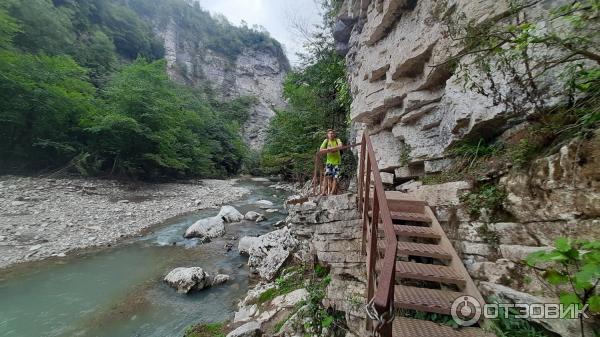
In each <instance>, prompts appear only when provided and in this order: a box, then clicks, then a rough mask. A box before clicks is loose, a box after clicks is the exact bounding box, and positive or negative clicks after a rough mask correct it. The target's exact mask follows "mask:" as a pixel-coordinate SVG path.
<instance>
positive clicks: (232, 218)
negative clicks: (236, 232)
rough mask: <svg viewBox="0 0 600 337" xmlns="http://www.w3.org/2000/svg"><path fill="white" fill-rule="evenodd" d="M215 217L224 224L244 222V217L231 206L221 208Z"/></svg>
mask: <svg viewBox="0 0 600 337" xmlns="http://www.w3.org/2000/svg"><path fill="white" fill-rule="evenodd" d="M217 217H220V218H222V219H223V221H225V222H238V221H242V220H244V215H243V214H242V213H240V212H239V211H238V210H237V209H235V207H233V206H222V207H221V210H220V211H219V214H217Z"/></svg>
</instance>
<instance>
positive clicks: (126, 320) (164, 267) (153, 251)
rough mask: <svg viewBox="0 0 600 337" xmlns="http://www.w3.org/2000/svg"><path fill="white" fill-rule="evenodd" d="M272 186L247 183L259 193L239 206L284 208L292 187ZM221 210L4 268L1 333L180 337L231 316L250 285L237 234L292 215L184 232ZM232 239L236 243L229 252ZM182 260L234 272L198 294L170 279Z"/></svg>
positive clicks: (17, 336) (16, 336) (18, 336)
mask: <svg viewBox="0 0 600 337" xmlns="http://www.w3.org/2000/svg"><path fill="white" fill-rule="evenodd" d="M269 184H270V183H260V182H251V181H241V182H240V183H239V185H241V186H244V187H247V188H249V189H250V190H251V193H250V194H248V195H246V196H245V197H244V198H243V199H242V200H239V201H237V202H234V203H232V205H234V206H235V207H236V208H237V209H238V210H239V211H240V212H242V213H245V212H246V211H249V210H257V209H258V207H257V206H256V205H255V204H254V202H255V201H257V200H260V199H267V200H271V201H273V202H275V205H276V206H275V207H274V208H278V209H280V210H281V208H282V206H281V205H282V203H283V200H284V199H285V197H286V196H287V193H286V192H283V191H281V190H275V189H273V188H269V187H268V185H269ZM217 212H218V209H206V210H201V211H198V212H195V213H193V214H191V215H187V216H183V217H177V218H173V219H170V220H168V221H166V222H165V223H163V224H161V225H158V226H156V227H155V228H153V230H152V231H151V232H149V233H148V234H146V235H144V236H143V237H140V238H135V239H130V240H128V241H126V242H123V243H121V244H118V245H116V246H114V247H112V248H104V249H99V250H87V251H85V252H83V253H80V254H76V255H74V256H69V257H66V258H62V259H48V260H44V261H37V262H31V263H25V264H21V265H17V266H15V267H12V268H9V269H7V270H1V271H0V336H2V337H42V336H44V337H45V336H48V337H50V336H52V337H54V336H57V337H62V336H82V337H88V336H90V337H91V336H93V337H104V336H106V337H133V336H140V337H141V336H143V337H170V336H173V337H180V336H182V335H183V332H184V331H185V329H186V327H188V326H189V325H191V324H193V323H200V322H221V321H224V320H226V319H229V318H231V317H232V315H233V313H234V312H235V308H236V304H237V302H238V301H239V299H240V298H241V297H242V296H244V294H245V293H246V291H247V290H248V283H249V272H248V268H247V266H246V258H244V257H242V256H240V255H239V254H238V251H237V240H230V239H231V237H236V238H239V237H241V236H244V235H259V234H263V233H266V232H268V231H271V230H273V223H274V222H276V221H278V220H281V219H283V218H284V217H285V215H284V214H283V213H282V212H283V210H281V212H277V213H271V214H267V217H268V218H269V219H268V220H267V221H265V222H261V223H258V224H256V223H254V222H247V221H244V222H241V223H237V224H226V227H225V228H226V232H227V233H226V235H225V237H223V238H219V239H215V240H213V241H212V242H209V243H206V244H198V242H197V240H196V239H191V240H188V239H184V238H183V233H184V231H185V229H186V228H187V227H188V226H189V225H191V224H192V223H194V221H196V220H198V219H200V218H203V217H207V216H213V215H215V214H216V213H217ZM227 242H232V243H233V244H234V246H233V249H232V250H231V251H229V252H227V249H226V248H225V247H224V246H225V244H226V243H227ZM181 266H199V267H202V268H204V269H205V270H206V271H208V272H209V273H211V274H215V273H224V274H229V275H230V276H231V280H230V281H229V282H228V283H226V284H224V285H222V286H217V287H214V288H210V289H206V290H203V291H200V292H196V293H193V294H190V295H181V294H177V293H176V292H175V291H174V290H173V289H171V288H169V287H168V286H166V285H165V284H164V283H163V282H162V278H163V277H164V275H165V274H166V273H168V272H169V271H170V270H171V269H173V268H176V267H181Z"/></svg>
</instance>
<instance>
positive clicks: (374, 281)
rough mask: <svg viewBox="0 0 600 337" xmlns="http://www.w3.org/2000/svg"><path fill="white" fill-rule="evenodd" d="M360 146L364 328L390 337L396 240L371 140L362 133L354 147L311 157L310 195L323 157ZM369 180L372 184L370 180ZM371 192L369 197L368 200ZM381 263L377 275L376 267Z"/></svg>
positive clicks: (318, 179) (318, 178)
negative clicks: (380, 240) (381, 243)
mask: <svg viewBox="0 0 600 337" xmlns="http://www.w3.org/2000/svg"><path fill="white" fill-rule="evenodd" d="M355 146H360V159H359V171H358V177H357V179H358V208H359V211H360V214H361V216H362V230H363V242H362V253H363V254H366V255H367V300H368V304H367V313H368V315H369V317H370V318H371V319H372V321H370V320H367V329H368V330H372V331H373V332H375V333H377V335H378V336H381V337H392V320H393V319H394V314H393V313H394V280H395V279H394V275H395V274H396V270H395V269H396V250H397V246H398V240H397V238H396V233H395V231H394V225H393V223H392V217H391V214H390V209H389V207H388V203H387V198H386V196H385V190H384V189H383V183H382V182H381V175H380V173H379V167H378V166H377V159H376V157H375V151H374V150H373V144H372V143H371V138H370V137H369V135H367V134H366V133H365V134H363V137H362V141H361V142H360V143H356V144H350V145H345V146H341V147H339V148H335V149H327V150H322V151H318V152H317V153H316V155H315V168H314V174H313V186H312V187H313V194H314V195H316V194H318V192H317V188H319V187H320V186H321V182H322V179H323V174H322V167H323V163H322V160H321V158H322V156H323V154H326V153H329V152H334V151H340V150H344V149H348V148H352V147H355ZM371 179H372V181H371ZM371 191H373V196H372V197H371ZM380 226H382V227H383V228H382V229H383V233H384V238H383V240H384V242H385V245H384V246H385V250H384V253H383V257H381V255H380V253H379V248H378V242H377V240H378V237H377V236H378V233H379V229H380ZM378 262H379V263H380V264H381V267H382V268H381V271H380V272H379V274H377V271H376V268H375V266H376V264H377V263H378Z"/></svg>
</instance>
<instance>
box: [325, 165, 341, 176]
mask: <svg viewBox="0 0 600 337" xmlns="http://www.w3.org/2000/svg"><path fill="white" fill-rule="evenodd" d="M325 176H326V177H334V178H336V179H337V178H339V177H340V166H339V165H331V164H326V165H325Z"/></svg>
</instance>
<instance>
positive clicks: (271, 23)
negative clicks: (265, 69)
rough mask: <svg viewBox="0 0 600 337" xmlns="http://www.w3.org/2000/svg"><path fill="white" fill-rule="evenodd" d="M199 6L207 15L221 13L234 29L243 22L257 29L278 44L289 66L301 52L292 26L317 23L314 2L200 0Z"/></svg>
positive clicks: (300, 0) (309, 0)
mask: <svg viewBox="0 0 600 337" xmlns="http://www.w3.org/2000/svg"><path fill="white" fill-rule="evenodd" d="M200 5H201V6H202V7H203V8H204V9H206V10H208V11H210V12H211V13H221V14H223V15H225V17H227V19H229V21H230V22H231V23H233V24H235V25H239V24H240V22H241V21H242V20H243V21H246V22H247V23H248V24H249V25H250V26H252V25H255V24H256V25H261V26H263V27H265V28H266V29H267V31H268V32H269V33H270V34H271V36H273V37H274V38H275V39H277V40H278V41H279V42H281V43H282V44H283V45H284V46H285V49H286V52H287V55H288V58H289V59H290V62H291V63H292V64H296V63H297V62H298V59H297V57H296V55H295V54H296V52H301V51H303V46H302V43H303V39H302V37H301V36H300V35H299V34H298V33H297V32H295V31H294V29H293V28H292V25H293V23H294V22H296V23H300V24H302V25H303V26H306V27H312V26H313V25H315V24H319V23H320V22H321V14H320V8H319V5H318V4H317V2H316V0H200Z"/></svg>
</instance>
